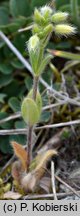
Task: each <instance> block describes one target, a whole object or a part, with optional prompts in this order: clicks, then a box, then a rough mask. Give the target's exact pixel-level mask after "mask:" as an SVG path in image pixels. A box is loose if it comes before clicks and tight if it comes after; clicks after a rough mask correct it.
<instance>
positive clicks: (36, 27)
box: [32, 24, 41, 34]
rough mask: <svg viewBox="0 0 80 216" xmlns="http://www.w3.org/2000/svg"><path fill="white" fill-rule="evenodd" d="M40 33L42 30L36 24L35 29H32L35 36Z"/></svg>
mask: <svg viewBox="0 0 80 216" xmlns="http://www.w3.org/2000/svg"><path fill="white" fill-rule="evenodd" d="M40 31H41V30H40V28H39V26H38V25H37V24H34V25H33V29H32V32H33V34H38V33H39V32H40Z"/></svg>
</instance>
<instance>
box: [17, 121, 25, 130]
mask: <svg viewBox="0 0 80 216" xmlns="http://www.w3.org/2000/svg"><path fill="white" fill-rule="evenodd" d="M25 127H26V124H25V122H24V121H23V120H19V121H16V122H15V128H16V129H19V128H25Z"/></svg>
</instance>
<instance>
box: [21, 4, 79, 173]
mask: <svg viewBox="0 0 80 216" xmlns="http://www.w3.org/2000/svg"><path fill="white" fill-rule="evenodd" d="M67 19H68V13H63V12H55V11H53V10H52V9H51V8H50V7H49V6H44V7H41V8H40V9H37V8H36V9H35V10H34V15H33V27H32V36H31V37H30V39H29V41H28V42H27V47H28V52H29V57H30V62H31V66H32V70H33V87H32V89H31V91H30V92H29V94H28V95H27V97H25V98H24V100H23V102H22V106H21V113H22V117H23V119H24V121H25V122H26V123H27V124H28V135H27V152H28V169H29V166H30V163H31V160H32V136H33V128H34V125H35V124H36V123H37V122H38V121H39V118H40V114H41V109H42V98H41V95H40V92H39V77H40V76H41V74H42V73H43V72H44V70H45V67H46V66H47V64H48V63H49V62H50V60H51V59H52V56H51V55H50V54H46V52H45V48H46V46H47V44H48V42H49V39H50V36H51V33H52V32H54V33H55V34H56V35H58V36H63V35H64V36H68V35H70V34H74V33H75V28H74V27H73V26H71V25H69V24H67ZM64 22H65V24H64Z"/></svg>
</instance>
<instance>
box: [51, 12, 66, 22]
mask: <svg viewBox="0 0 80 216" xmlns="http://www.w3.org/2000/svg"><path fill="white" fill-rule="evenodd" d="M67 18H68V13H65V12H57V13H55V14H53V15H52V17H51V21H52V22H54V23H60V22H64V21H66V19H67Z"/></svg>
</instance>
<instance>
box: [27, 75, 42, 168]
mask: <svg viewBox="0 0 80 216" xmlns="http://www.w3.org/2000/svg"><path fill="white" fill-rule="evenodd" d="M38 80H39V77H37V76H34V83H33V100H34V101H35V100H36V95H37V88H38ZM27 140H28V142H27V153H28V165H27V169H28V171H29V166H30V164H31V161H32V140H33V125H32V126H31V125H29V128H28V137H27Z"/></svg>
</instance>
